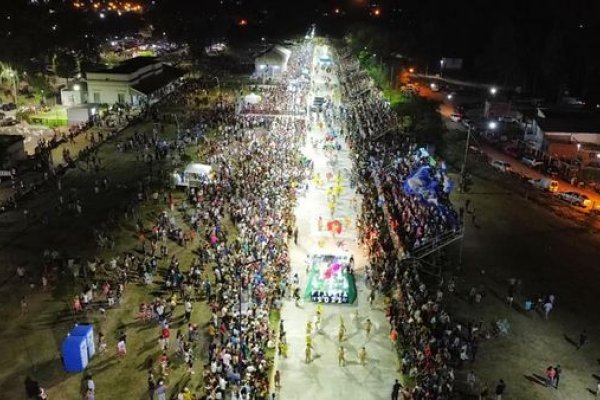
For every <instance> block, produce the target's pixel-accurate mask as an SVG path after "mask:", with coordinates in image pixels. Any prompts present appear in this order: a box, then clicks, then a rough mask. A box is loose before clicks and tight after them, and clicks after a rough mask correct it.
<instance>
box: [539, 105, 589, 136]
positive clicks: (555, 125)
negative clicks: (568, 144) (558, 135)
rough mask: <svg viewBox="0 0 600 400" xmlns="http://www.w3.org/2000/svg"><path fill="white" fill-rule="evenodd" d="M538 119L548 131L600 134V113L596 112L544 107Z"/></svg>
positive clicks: (543, 128)
mask: <svg viewBox="0 0 600 400" xmlns="http://www.w3.org/2000/svg"><path fill="white" fill-rule="evenodd" d="M542 115H543V116H542ZM536 120H537V122H538V124H539V125H540V127H541V128H542V130H544V132H547V133H549V132H566V133H593V134H600V113H596V112H590V111H584V110H572V109H542V110H540V113H539V114H538V116H537V118H536Z"/></svg>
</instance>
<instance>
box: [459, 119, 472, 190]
mask: <svg viewBox="0 0 600 400" xmlns="http://www.w3.org/2000/svg"><path fill="white" fill-rule="evenodd" d="M470 141H471V127H470V126H469V127H468V128H467V142H466V143H465V154H464V155H463V162H462V166H461V168H460V191H461V192H462V191H463V189H464V183H465V168H466V166H467V155H468V154H469V142H470Z"/></svg>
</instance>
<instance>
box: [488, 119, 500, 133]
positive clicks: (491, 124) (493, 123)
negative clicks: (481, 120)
mask: <svg viewBox="0 0 600 400" xmlns="http://www.w3.org/2000/svg"><path fill="white" fill-rule="evenodd" d="M497 127H498V123H497V122H496V121H490V122H488V129H490V130H492V131H493V130H495V129H496V128H497Z"/></svg>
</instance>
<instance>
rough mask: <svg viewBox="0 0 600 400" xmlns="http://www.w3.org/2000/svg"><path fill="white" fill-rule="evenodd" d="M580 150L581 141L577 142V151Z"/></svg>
mask: <svg viewBox="0 0 600 400" xmlns="http://www.w3.org/2000/svg"><path fill="white" fill-rule="evenodd" d="M579 150H581V143H577V151H579Z"/></svg>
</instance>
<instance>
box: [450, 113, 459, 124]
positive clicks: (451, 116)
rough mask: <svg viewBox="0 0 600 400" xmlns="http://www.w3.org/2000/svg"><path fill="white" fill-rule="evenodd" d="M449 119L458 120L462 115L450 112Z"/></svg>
mask: <svg viewBox="0 0 600 400" xmlns="http://www.w3.org/2000/svg"><path fill="white" fill-rule="evenodd" d="M450 119H451V120H452V121H454V122H460V120H461V119H462V115H460V114H450Z"/></svg>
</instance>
